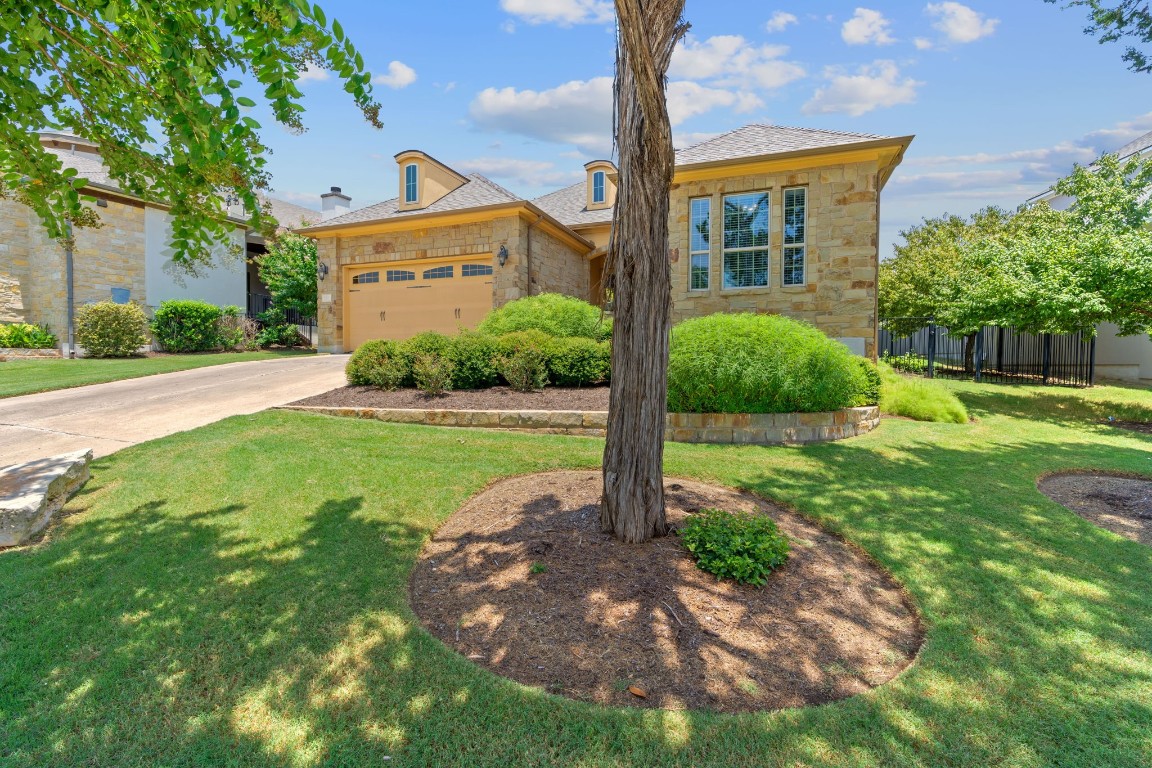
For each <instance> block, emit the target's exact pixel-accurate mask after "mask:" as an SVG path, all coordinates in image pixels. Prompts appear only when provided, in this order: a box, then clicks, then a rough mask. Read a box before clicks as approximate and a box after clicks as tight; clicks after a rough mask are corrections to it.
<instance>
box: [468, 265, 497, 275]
mask: <svg viewBox="0 0 1152 768" xmlns="http://www.w3.org/2000/svg"><path fill="white" fill-rule="evenodd" d="M490 274H492V265H491V264H463V265H461V266H460V277H479V276H481V275H490Z"/></svg>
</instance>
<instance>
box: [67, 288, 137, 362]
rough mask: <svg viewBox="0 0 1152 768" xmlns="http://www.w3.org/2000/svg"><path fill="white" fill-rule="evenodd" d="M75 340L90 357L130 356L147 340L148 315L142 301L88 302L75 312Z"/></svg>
mask: <svg viewBox="0 0 1152 768" xmlns="http://www.w3.org/2000/svg"><path fill="white" fill-rule="evenodd" d="M76 343H77V344H79V345H80V346H81V347H83V348H84V351H85V353H87V354H88V355H89V356H90V357H131V356H132V355H135V354H137V353H138V352H139V351H140V348H141V347H143V346H144V345H146V344H147V343H148V318H147V317H145V316H144V310H143V309H141V307H140V305H139V304H134V303H130V304H117V303H115V302H112V301H101V302H98V303H96V304H85V305H84V306H82V307H80V309H79V310H78V311H77V312H76Z"/></svg>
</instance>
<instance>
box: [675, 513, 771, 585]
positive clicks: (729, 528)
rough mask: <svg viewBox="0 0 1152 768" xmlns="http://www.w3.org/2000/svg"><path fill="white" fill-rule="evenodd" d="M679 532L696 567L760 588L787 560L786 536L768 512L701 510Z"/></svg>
mask: <svg viewBox="0 0 1152 768" xmlns="http://www.w3.org/2000/svg"><path fill="white" fill-rule="evenodd" d="M678 533H679V535H680V542H681V543H682V544H683V545H684V548H685V549H687V550H688V553H689V554H691V555H692V559H694V560H695V561H696V567H698V568H699V569H700V570H702V571H705V572H707V573H710V574H712V575H713V576H715V577H716V578H718V579H732V580H733V581H736V582H739V583H741V584H752V585H753V586H757V587H762V586H764V585H765V584H766V583H767V582H768V576H770V575H771V573H772V571H773V570H775V569H776V568H779V567H780V566H781V565H783V564H784V563H785V561H787V560H788V539H787V538H786V537H785V536H784V534H782V533H780V529H779V528H778V527H777V526H776V522H775V521H774V520H773V519H772V518H770V517H768V516H767V515H750V514H748V513H747V512H725V511H723V510H719V509H702V510H700V511H699V512H697V513H696V514H694V515H691V516H690V517H689V518H688V520H687V522H685V523H684V525H682V526H681V527H680V530H679V531H678Z"/></svg>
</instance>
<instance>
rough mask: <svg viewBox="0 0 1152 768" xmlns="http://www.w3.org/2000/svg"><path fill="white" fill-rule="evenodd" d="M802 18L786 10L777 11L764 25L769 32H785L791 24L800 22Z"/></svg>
mask: <svg viewBox="0 0 1152 768" xmlns="http://www.w3.org/2000/svg"><path fill="white" fill-rule="evenodd" d="M799 23H800V19H798V18H796V17H795V16H793V15H792V14H791V13H785V12H784V11H776V13H774V14H772V18H770V19H768V23H767V24H765V25H764V29H766V30H768V31H769V32H783V31H784V30H785V29H786V28H787V27H788V25H789V24H799Z"/></svg>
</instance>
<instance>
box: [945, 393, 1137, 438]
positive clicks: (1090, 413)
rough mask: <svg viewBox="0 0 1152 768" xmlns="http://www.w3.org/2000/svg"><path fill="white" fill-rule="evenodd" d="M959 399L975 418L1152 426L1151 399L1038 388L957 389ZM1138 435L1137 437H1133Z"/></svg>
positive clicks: (1081, 425)
mask: <svg viewBox="0 0 1152 768" xmlns="http://www.w3.org/2000/svg"><path fill="white" fill-rule="evenodd" d="M952 391H954V392H955V393H956V396H957V397H959V398H960V400H961V401H962V402H963V403H964V405H965V406H967V407H968V409H969V410H970V411H972V412H973V415H975V416H987V415H991V414H997V415H1000V416H1010V417H1012V418H1017V419H1027V420H1029V421H1043V422H1046V423H1049V424H1058V425H1060V426H1072V427H1077V428H1093V427H1095V428H1097V429H1107V428H1108V427H1107V424H1105V423H1104V422H1107V421H1108V419H1109V418H1113V419H1116V420H1117V421H1139V422H1152V399H1149V402H1148V403H1141V402H1125V401H1124V400H1122V399H1109V398H1108V397H1107V396H1106V395H1104V396H1101V397H1100V399H1089V398H1091V397H1092V396H1093V395H1094V394H1097V391H1096V390H1084V391H1076V390H1057V389H1039V388H1035V387H1030V388H1019V387H997V388H992V387H979V388H977V387H975V386H974V385H973V387H971V388H967V387H966V388H961V387H954V388H953V390H952ZM1133 434H1135V433H1133Z"/></svg>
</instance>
